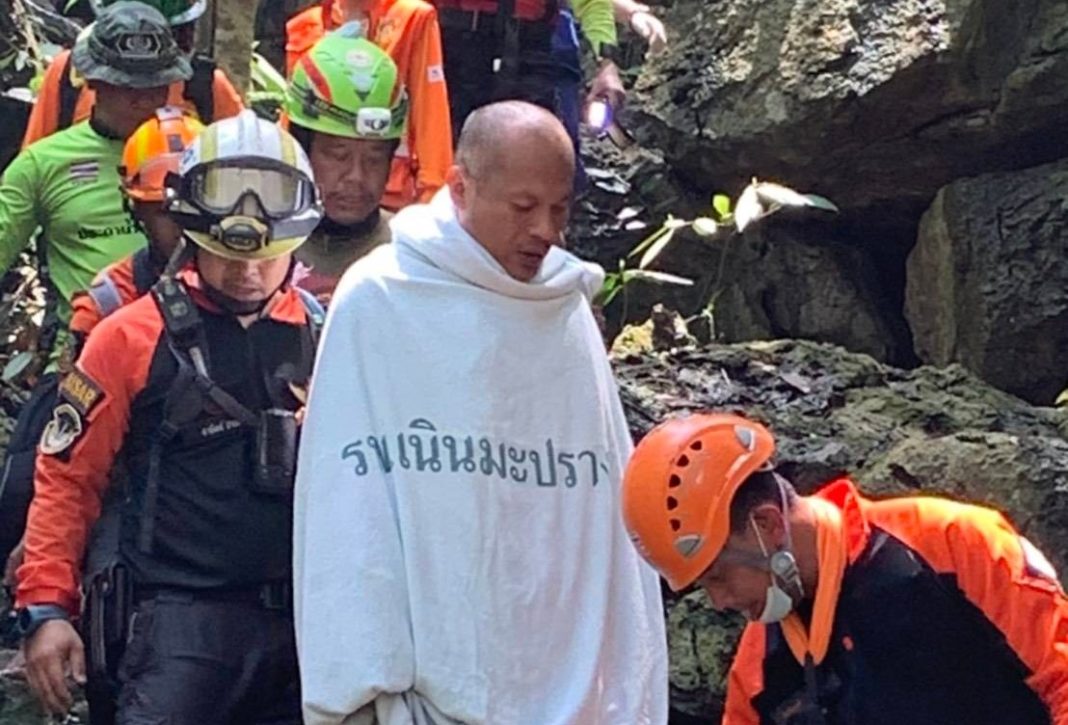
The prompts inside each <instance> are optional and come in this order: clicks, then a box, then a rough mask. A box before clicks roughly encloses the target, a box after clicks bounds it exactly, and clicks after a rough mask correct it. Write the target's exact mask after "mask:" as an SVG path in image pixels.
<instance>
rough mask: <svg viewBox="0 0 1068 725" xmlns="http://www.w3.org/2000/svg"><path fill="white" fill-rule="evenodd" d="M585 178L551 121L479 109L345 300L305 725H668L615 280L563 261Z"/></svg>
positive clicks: (656, 594) (316, 384) (336, 310)
mask: <svg viewBox="0 0 1068 725" xmlns="http://www.w3.org/2000/svg"><path fill="white" fill-rule="evenodd" d="M574 164H575V158H574V155H573V152H572V146H571V142H570V141H569V139H568V136H567V133H566V132H565V131H564V128H563V126H562V125H561V124H560V123H559V121H557V120H556V119H555V118H554V117H553V116H552V115H551V114H550V113H548V112H547V111H544V110H542V109H540V108H537V107H536V106H532V105H529V104H525V103H521V102H514V101H513V102H505V103H498V104H493V105H490V106H486V107H484V108H482V109H481V110H479V111H477V112H476V113H474V114H473V115H472V116H471V117H470V118H469V120H468V121H467V123H466V125H465V126H464V129H463V133H462V135H461V138H460V142H459V148H458V151H457V163H456V166H454V167H453V168H452V169H451V171H450V172H449V176H448V182H447V183H448V185H447V186H446V187H445V188H443V189H442V190H441V191H440V192H439V193H438V194H437V196H436V197H434V199H433V200H432V202H431V203H430V204H428V205H418V206H412V207H408V208H407V209H405V210H403V211H402V212H401V213H399V214H398V215H397V216H396V217H395V219H394V220H393V222H392V229H393V243H392V244H391V245H387V246H383V247H380V248H379V249H376V250H375V251H374V252H372V253H371V254H370V255H369V256H367V257H366V258H364V259H362V260H361V261H359V262H357V263H356V264H355V265H354V266H353V267H352V268H350V269H349V271H348V272H347V273H346V274H345V276H344V278H343V279H342V281H341V284H340V286H339V287H338V289H337V291H336V293H335V296H334V298H333V301H332V303H331V306H330V312H329V316H328V318H327V323H326V328H325V330H324V333H323V339H322V342H321V347H320V350H319V355H318V362H317V364H316V368H315V374H314V378H313V383H312V390H311V397H310V401H309V404H308V409H307V416H306V418H305V422H304V430H303V433H302V440H301V451H300V459H299V464H298V472H297V490H296V503H295V517H296V518H295V525H294V536H295V553H294V556H295V563H294V577H295V595H296V597H295V599H296V629H297V642H298V650H299V654H300V666H301V684H302V688H303V698H304V716H305V720H306V722H307V723H308V724H309V725H320V724H327V723H383V724H384V725H408V724H409V723H417V724H419V725H423V724H426V725H438V724H440V723H449V724H452V723H470V724H481V723H487V724H489V723H492V724H494V725H512V724H514V725H646V724H656V725H659V724H661V723H665V722H666V721H667V707H668V702H667V653H666V644H665V635H664V620H663V612H662V605H661V600H660V590H659V586H658V583H657V579H656V576H655V574H654V573H653V572H652V570H650V569H649V568H647V567H646V565H645V564H644V563H643V562H642V561H641V560H640V559H639V557H638V556H637V554H636V553H635V551H634V547H633V546H631V545H630V542H629V541H628V539H627V534H626V532H625V530H624V527H623V523H622V519H621V515H620V510H619V485H620V480H621V475H622V471H623V469H624V466H625V464H626V461H627V458H628V456H629V454H630V451H631V441H630V437H629V435H628V432H627V425H626V421H625V420H624V417H623V410H622V406H621V404H620V401H619V397H618V393H617V390H616V385H615V382H614V380H613V377H612V371H611V369H610V368H609V364H608V360H607V357H606V355H605V350H604V345H603V343H602V340H601V338H600V335H599V333H598V329H597V324H596V322H595V320H594V316H593V313H592V312H591V308H590V298H591V297H592V295H593V293H594V292H595V291H596V290H597V289H598V287H599V286H600V284H601V281H602V279H603V273H602V272H601V270H600V269H599V268H598V267H596V266H594V265H590V264H587V263H584V262H582V261H580V260H579V259H578V258H576V257H575V256H573V255H572V254H570V253H568V252H567V251H565V250H564V249H562V248H561V246H560V244H561V242H562V233H563V229H564V226H565V224H566V222H567V218H568V212H569V208H570V205H571V191H572V189H571V184H572V179H573V177H574Z"/></svg>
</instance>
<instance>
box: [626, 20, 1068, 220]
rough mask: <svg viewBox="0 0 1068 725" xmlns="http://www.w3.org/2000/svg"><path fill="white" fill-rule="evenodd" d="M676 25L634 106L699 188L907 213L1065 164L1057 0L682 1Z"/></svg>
mask: <svg viewBox="0 0 1068 725" xmlns="http://www.w3.org/2000/svg"><path fill="white" fill-rule="evenodd" d="M667 19H668V24H669V27H670V28H671V29H672V30H673V31H674V36H673V38H674V43H673V46H672V48H671V50H670V51H669V52H668V53H666V54H665V55H662V56H659V57H654V58H653V59H652V61H651V62H650V64H649V66H648V67H647V68H646V69H645V71H644V72H643V74H642V76H641V78H640V79H639V81H638V86H637V88H638V99H637V101H636V103H635V104H634V105H635V107H638V108H640V109H642V110H641V111H639V112H638V113H639V116H641V117H643V119H644V123H643V124H642V125H641V131H642V132H643V133H644V135H645V138H646V139H649V140H651V141H652V143H653V145H655V146H656V147H657V148H659V149H660V150H662V151H664V153H665V157H666V158H667V160H668V161H669V163H671V164H672V165H673V166H674V168H675V169H676V170H678V171H680V173H682V174H683V175H685V176H686V177H688V178H689V179H691V180H692V181H694V182H696V183H697V184H698V185H700V186H708V185H710V184H712V183H713V182H718V183H719V184H723V183H725V182H729V181H731V180H732V179H733V180H734V182H735V185H738V184H739V183H740V182H744V181H746V180H748V176H749V175H750V174H754V173H756V174H762V175H764V176H781V177H782V178H784V179H787V180H790V181H791V182H793V183H795V184H797V185H800V186H804V187H810V188H818V189H821V190H822V192H823V193H825V194H827V195H828V196H831V197H832V198H834V199H835V200H836V201H838V202H839V203H840V204H841V205H843V206H844V207H847V208H852V209H860V208H866V207H871V206H884V207H885V206H887V205H890V206H897V207H909V206H914V205H916V204H920V205H926V204H927V203H928V201H929V200H930V198H931V197H932V196H933V195H934V193H935V192H936V191H937V190H938V188H939V187H941V186H942V185H944V184H946V183H948V182H949V181H951V180H953V179H955V178H958V177H961V176H966V175H970V174H975V173H978V172H982V171H991V170H994V169H996V168H1018V167H1019V166H1021V165H1027V164H1033V163H1038V162H1042V161H1048V160H1052V159H1053V158H1056V156H1058V155H1064V144H1063V142H1064V140H1065V139H1066V138H1068V126H1066V124H1065V119H1068V84H1065V83H1064V82H1063V79H1064V78H1065V77H1068V5H1066V4H1065V3H1064V2H1063V0H1017V2H1012V3H1006V2H1001V1H1000V0H897V1H896V2H892V3H887V2H879V1H878V0H730V1H728V2H704V0H681V1H679V2H676V3H675V5H674V8H673V9H672V10H671V12H669V13H668V15H667ZM1058 139H1059V141H1060V143H1058V142H1057V140H1058Z"/></svg>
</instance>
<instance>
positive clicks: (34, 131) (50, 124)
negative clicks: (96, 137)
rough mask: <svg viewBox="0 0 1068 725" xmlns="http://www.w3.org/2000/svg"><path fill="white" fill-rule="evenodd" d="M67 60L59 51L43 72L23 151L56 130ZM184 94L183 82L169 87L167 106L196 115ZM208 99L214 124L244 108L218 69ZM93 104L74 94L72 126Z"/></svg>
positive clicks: (92, 98)
mask: <svg viewBox="0 0 1068 725" xmlns="http://www.w3.org/2000/svg"><path fill="white" fill-rule="evenodd" d="M69 57H70V51H69V50H64V51H61V52H60V53H59V55H57V56H56V57H55V59H54V60H53V61H52V63H51V64H50V65H49V66H48V69H47V70H46V71H45V74H44V78H43V79H42V81H41V92H40V93H39V94H38V95H37V101H36V102H35V103H34V104H33V110H32V111H31V112H30V120H29V122H28V123H27V124H26V134H25V135H24V136H23V137H22V147H23V148H26V147H27V146H29V145H30V144H31V143H33V142H34V141H37V140H38V139H42V138H44V137H45V136H49V135H51V134H53V133H55V132H56V131H57V130H58V128H57V127H58V126H59V98H60V90H59V87H60V84H61V83H67V82H69V80H66V79H64V78H63V70H64V69H65V68H66V67H67V66H68V63H67V58H69ZM184 94H185V83H184V82H183V81H178V82H177V83H172V84H171V86H170V90H169V92H168V94H167V105H169V106H179V107H181V108H185V109H187V110H188V111H189V112H190V113H192V114H194V115H196V112H197V109H196V107H195V106H194V105H193V102H192V101H190V100H188V99H187V98H185V95H184ZM212 95H213V97H214V100H215V119H214V120H219V119H221V118H229V117H230V116H236V115H237V114H238V113H240V112H241V110H242V109H243V108H244V107H245V106H244V104H243V103H242V102H241V94H239V93H238V92H237V90H236V89H235V88H234V86H233V84H232V83H230V79H229V78H227V77H226V74H225V73H223V72H222V71H221V70H219V69H216V70H215V78H214V82H213V83H212ZM95 102H96V94H95V93H94V92H93V91H92V90H90V89H89V88H87V87H84V86H83V87H82V89H81V91H80V93H79V94H78V101H77V103H76V105H75V106H74V119H73V121H72V123H78V122H79V121H84V120H85V119H87V118H89V112H90V111H92V110H93V104H94V103H95Z"/></svg>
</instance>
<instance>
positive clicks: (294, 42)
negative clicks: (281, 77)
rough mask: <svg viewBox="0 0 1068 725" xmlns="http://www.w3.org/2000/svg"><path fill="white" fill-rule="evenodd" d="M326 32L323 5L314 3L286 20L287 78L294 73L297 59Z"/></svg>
mask: <svg viewBox="0 0 1068 725" xmlns="http://www.w3.org/2000/svg"><path fill="white" fill-rule="evenodd" d="M325 32H326V29H325V27H324V25H323V8H322V6H321V5H313V6H312V7H310V8H308V9H307V10H305V11H304V12H302V13H299V14H297V15H294V16H293V17H292V18H290V19H289V20H287V21H286V78H289V77H291V76H292V75H293V68H294V67H295V66H296V65H297V61H298V60H300V58H301V56H303V55H304V54H305V53H307V52H308V50H310V49H311V47H312V46H313V45H315V42H316V41H317V40H319V38H321V37H323V34H324V33H325Z"/></svg>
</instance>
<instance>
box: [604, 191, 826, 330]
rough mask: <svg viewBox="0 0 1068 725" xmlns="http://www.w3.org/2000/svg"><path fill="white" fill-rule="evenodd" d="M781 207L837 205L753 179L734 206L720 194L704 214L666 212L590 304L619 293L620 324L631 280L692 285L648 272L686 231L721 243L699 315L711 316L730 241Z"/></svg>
mask: <svg viewBox="0 0 1068 725" xmlns="http://www.w3.org/2000/svg"><path fill="white" fill-rule="evenodd" d="M783 209H816V210H820V211H826V212H831V213H837V212H838V207H837V206H836V205H835V204H834V203H833V202H832V201H831V200H829V199H827V198H826V197H823V196H819V195H818V194H802V193H800V192H797V191H794V190H793V189H790V188H788V187H786V186H782V185H780V184H774V183H771V182H767V181H758V180H757V179H755V178H754V179H753V180H752V182H751V183H750V184H749V185H748V186H746V187H745V189H744V190H743V191H742V193H741V195H739V197H738V200H737V202H736V203H734V204H732V202H731V199H730V197H729V196H727V195H726V194H716V195H715V196H713V197H712V203H711V208H710V210H709V213H708V215H707V216H700V217H697V218H696V219H692V220H686V219H678V218H676V217H674V216H672V215H670V214H669V215H668V218H667V219H666V220H665V221H664V223H663V224H662V225H661V226H660V228H659V229H657V230H656V231H654V232H653V233H652V234H650V235H649V236H647V237H646V238H645V239H643V240H642V241H640V242H638V244H637V245H635V247H634V248H633V249H632V250H631V251H630V252H629V253H628V254H627V256H626V258H625V259H621V260H619V270H618V271H616V272H612V273H610V274H609V275H607V276H606V277H605V282H604V286H603V287H602V288H601V290H600V292H599V293H598V295H597V298H596V300H595V301H597V302H599V303H600V304H602V305H607V304H609V303H610V302H612V300H614V299H615V298H616V296H618V295H619V294H622V295H623V319H624V320H626V317H627V307H628V305H627V302H628V295H627V286H628V285H629V284H630V283H631V282H633V281H635V280H647V281H651V282H655V283H658V284H675V285H685V286H692V285H693V284H694V281H693V280H692V279H687V278H685V277H678V276H676V275H671V274H666V273H664V272H657V271H653V270H650V269H649V267H650V266H651V265H652V264H653V262H655V261H656V259H657V258H658V257H660V255H661V254H662V253H663V252H664V250H665V249H667V247H668V245H669V244H671V242H672V241H673V240H674V239H675V236H676V234H677V233H678V232H679V230H680V229H689V230H691V231H693V233H694V234H696V235H697V236H699V237H702V238H704V239H706V240H709V241H720V242H722V244H723V249H722V251H721V253H720V258H719V265H718V268H717V270H716V274H715V276H714V277H713V278H711V279H710V280H709V281H710V282H711V289H712V291H711V293H710V294H709V295H708V301H707V303H706V305H705V309H704V312H703V314H706V315H708V316H709V317H711V315H712V311H713V310H714V307H715V303H716V299H717V298H718V297H719V295H720V293H721V292H722V284H723V275H724V272H725V270H726V260H727V255H728V251H729V246H728V245H729V244H730V242H731V240H732V239H733V238H734V237H735V236H736V235H738V234H741V233H742V232H744V231H745V230H746V229H748V228H749V227H751V226H752V225H754V224H756V223H758V222H760V221H761V220H763V219H765V218H767V217H769V216H771V215H773V214H776V213H778V212H779V211H781V210H783ZM636 257H637V258H638V260H637V267H628V266H627V265H628V261H629V260H633V259H635V258H636ZM706 291H707V289H706Z"/></svg>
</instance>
